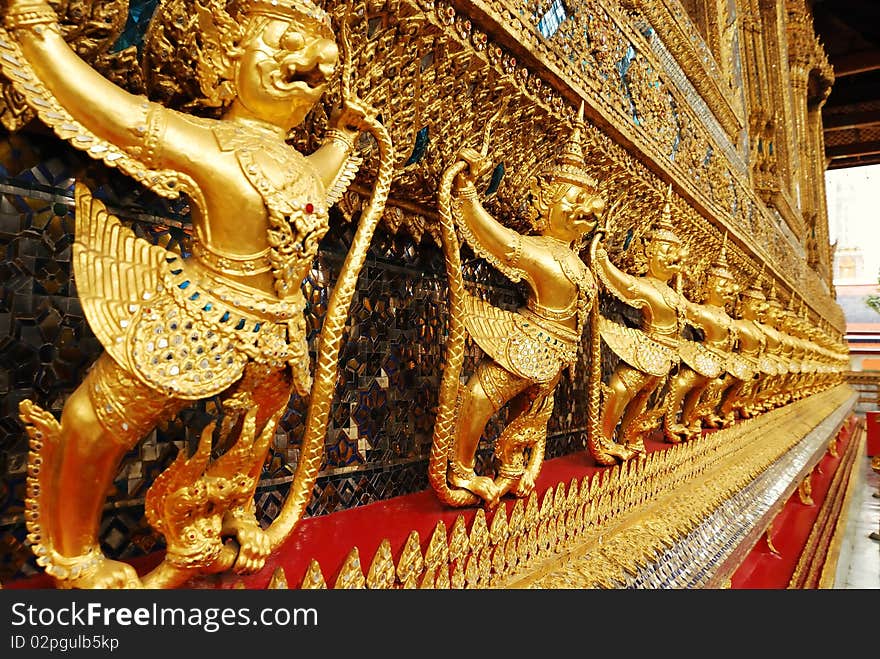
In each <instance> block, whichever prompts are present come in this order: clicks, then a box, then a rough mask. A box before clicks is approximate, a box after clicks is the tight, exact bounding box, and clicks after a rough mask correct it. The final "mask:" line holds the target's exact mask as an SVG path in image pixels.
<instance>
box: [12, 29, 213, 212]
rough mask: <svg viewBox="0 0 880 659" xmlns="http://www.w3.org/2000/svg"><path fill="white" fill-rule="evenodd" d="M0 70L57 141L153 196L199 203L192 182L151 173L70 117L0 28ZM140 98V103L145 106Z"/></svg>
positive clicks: (177, 174) (161, 172)
mask: <svg viewBox="0 0 880 659" xmlns="http://www.w3.org/2000/svg"><path fill="white" fill-rule="evenodd" d="M0 70H2V72H3V74H4V75H5V76H6V77H7V79H8V80H9V82H10V84H11V85H12V87H13V88H14V89H15V91H16V92H17V93H18V94H19V95H20V96H21V97H22V98H23V99H24V101H25V102H26V103H27V105H28V106H29V107H30V108H32V109H33V111H34V112H36V114H37V116H39V118H40V119H41V120H42V121H43V122H44V123H45V124H46V125H47V126H49V127H50V128H51V129H52V130H53V131H55V134H56V135H58V137H60V138H61V139H63V140H65V141H66V142H69V143H70V144H71V145H72V146H73V147H75V148H77V149H79V150H80V151H83V152H85V153H86V154H87V155H89V156H90V157H92V158H94V159H95V160H100V161H102V162H103V163H104V164H106V165H107V166H109V167H115V168H117V169H119V170H121V171H122V172H125V173H126V174H128V175H129V176H131V177H132V178H133V179H134V180H135V181H137V182H138V183H141V184H142V185H144V186H145V187H147V188H149V189H150V190H152V191H153V192H155V193H156V194H158V195H160V196H162V197H166V198H169V199H175V198H177V197H178V196H179V195H180V193H181V192H186V193H187V194H188V195H190V197H191V198H192V199H193V202H194V203H196V205H203V204H202V203H201V201H202V200H201V192H200V191H199V189H198V186H197V185H196V184H195V182H194V181H193V180H192V179H191V178H189V177H188V176H186V175H185V174H182V173H180V172H177V171H173V170H167V169H163V170H155V169H150V168H149V167H147V166H146V165H145V164H144V163H143V162H142V161H141V160H140V159H139V158H138V155H137V154H135V153H130V152H128V151H124V150H122V149H120V148H119V147H117V146H116V145H114V144H112V143H111V142H108V141H106V140H103V139H101V138H99V137H98V136H96V135H95V134H94V133H92V132H91V131H89V130H88V129H87V128H86V127H85V126H83V125H82V124H81V123H80V122H78V121H77V120H76V119H74V118H73V116H71V114H70V113H69V112H68V111H67V110H65V109H64V107H63V106H62V105H61V103H59V102H58V100H57V99H56V98H55V97H54V96H53V95H52V93H51V92H50V91H49V89H48V88H47V87H46V86H45V85H44V84H43V83H42V82H40V80H39V78H38V77H37V75H36V73H35V72H34V71H33V69H32V68H31V66H30V65H29V64H28V62H27V60H25V58H24V56H23V55H22V53H21V49H20V48H19V46H18V44H17V43H16V42H15V40H14V39H13V38H12V37H11V35H10V34H9V33H8V32H7V31H6V30H5V29H2V28H0ZM147 102H148V101H147V99H146V98H144V103H147Z"/></svg>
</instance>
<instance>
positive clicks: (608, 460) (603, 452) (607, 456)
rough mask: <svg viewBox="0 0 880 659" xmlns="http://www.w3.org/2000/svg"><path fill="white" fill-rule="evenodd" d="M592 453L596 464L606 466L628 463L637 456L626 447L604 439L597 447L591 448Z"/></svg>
mask: <svg viewBox="0 0 880 659" xmlns="http://www.w3.org/2000/svg"><path fill="white" fill-rule="evenodd" d="M590 453H592V455H593V459H594V460H595V461H596V462H598V463H599V464H600V465H605V466H610V465H615V464H617V463H618V462H626V461H627V460H630V459H632V458H633V457H634V456H635V453H634V452H633V451H632V450H631V449H630V448H629V447H627V446H626V445H624V444H618V443H617V442H614V441H611V440H609V439H606V438H604V437H603V438H601V439H600V440H599V441H598V442H596V445H595V446H593V445H591V446H590Z"/></svg>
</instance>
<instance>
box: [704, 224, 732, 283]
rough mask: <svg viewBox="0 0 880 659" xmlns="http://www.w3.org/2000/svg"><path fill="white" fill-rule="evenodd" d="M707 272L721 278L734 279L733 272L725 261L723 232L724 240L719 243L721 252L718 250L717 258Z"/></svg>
mask: <svg viewBox="0 0 880 659" xmlns="http://www.w3.org/2000/svg"><path fill="white" fill-rule="evenodd" d="M709 274H710V275H713V276H715V277H719V278H722V279H730V280H733V279H734V276H733V273H732V272H731V271H730V267H729V264H728V263H727V234H726V233H725V234H724V242H722V243H721V252H719V254H718V258H716V259H715V261H714V262H713V263H712V265H711V266H710V267H709Z"/></svg>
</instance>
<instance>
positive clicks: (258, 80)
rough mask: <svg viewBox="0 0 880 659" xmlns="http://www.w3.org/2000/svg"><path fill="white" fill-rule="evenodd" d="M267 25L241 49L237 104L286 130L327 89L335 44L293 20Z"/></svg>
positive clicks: (335, 59)
mask: <svg viewBox="0 0 880 659" xmlns="http://www.w3.org/2000/svg"><path fill="white" fill-rule="evenodd" d="M255 20H262V21H265V25H264V26H263V28H262V29H261V30H259V32H257V33H256V34H255V35H254V36H253V37H251V38H250V39H249V40H248V41H247V42H246V43H245V44H243V53H242V55H241V60H240V61H239V67H238V79H237V82H238V98H239V101H240V102H241V103H242V105H244V106H245V107H246V108H247V109H248V110H249V111H250V113H251V114H252V115H253V116H254V117H256V118H258V119H261V120H263V121H266V122H268V123H271V124H273V125H276V126H279V127H281V128H284V129H290V128H293V127H294V126H297V125H299V124H300V123H301V122H302V120H303V119H304V118H305V116H306V114H307V113H308V112H309V110H311V109H312V107H313V106H314V105H315V103H316V102H317V101H318V99H320V98H321V95H322V94H323V93H324V91H325V90H326V88H327V82H328V80H329V78H330V76H331V75H332V74H333V71H334V69H335V68H336V63H337V62H338V60H339V51H338V49H337V47H336V43H335V42H334V41H333V40H332V39H328V38H326V37H325V36H324V35H323V32H322V31H319V30H317V29H315V28H314V27H311V26H309V25H307V24H305V23H303V24H300V23H299V22H297V21H294V20H291V19H279V18H269V19H265V18H257V19H255Z"/></svg>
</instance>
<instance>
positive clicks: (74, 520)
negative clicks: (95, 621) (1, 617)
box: [21, 353, 186, 588]
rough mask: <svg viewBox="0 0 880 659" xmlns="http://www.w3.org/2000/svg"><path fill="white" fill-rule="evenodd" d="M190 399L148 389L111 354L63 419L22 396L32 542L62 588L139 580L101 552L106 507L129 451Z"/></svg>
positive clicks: (84, 384)
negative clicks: (28, 443)
mask: <svg viewBox="0 0 880 659" xmlns="http://www.w3.org/2000/svg"><path fill="white" fill-rule="evenodd" d="M185 404H186V403H185V401H182V400H179V399H175V398H169V397H166V396H163V395H161V394H159V393H157V392H156V391H155V390H153V389H151V388H149V387H147V386H146V385H144V384H143V383H141V382H140V381H139V380H137V379H136V378H135V377H134V376H133V375H131V374H129V373H127V372H126V371H125V370H123V369H122V368H121V367H120V366H119V365H118V364H117V363H116V362H115V361H114V360H113V359H112V358H111V357H110V356H109V355H107V354H106V353H105V354H102V355H101V356H100V357H99V358H98V360H97V361H96V362H95V365H94V367H93V368H92V369H91V370H90V371H89V372H88V374H87V375H86V377H85V379H84V380H83V382H82V383H81V384H80V385H79V387H77V388H76V390H75V391H74V392H73V394H71V396H70V397H69V398H68V399H67V401H66V402H65V404H64V408H63V409H62V412H61V422H60V423H58V422H57V421H55V420H54V418H53V417H52V416H51V414H49V413H48V412H45V411H44V410H41V409H40V408H39V407H37V406H36V405H34V404H33V403H31V402H30V401H23V402H22V404H21V419H22V421H23V422H24V423H25V425H26V427H27V429H28V433H29V434H30V435H31V437H32V446H33V450H32V452H31V462H30V468H29V479H28V480H29V488H28V500H27V507H28V513H27V515H28V517H27V519H28V529H29V531H30V532H31V536H30V538H29V540H30V542H31V544H32V545H33V549H34V552H35V553H36V554H37V562H38V563H39V564H40V565H43V566H44V567H45V568H46V572H47V573H49V574H50V575H52V576H53V577H54V578H55V580H56V582H57V584H58V585H59V586H60V587H66V588H131V587H137V586H139V585H140V581H139V580H138V577H137V575H136V574H135V571H134V569H133V568H132V567H131V566H130V565H128V564H126V563H121V562H118V561H111V560H109V559H107V558H106V557H105V556H104V555H103V553H102V552H101V549H100V547H99V541H98V527H99V524H100V521H101V509H102V507H103V504H104V499H105V498H106V495H107V491H108V490H109V488H110V486H111V484H112V483H113V479H114V478H115V476H116V473H117V470H118V468H119V463H120V461H121V459H122V457H123V456H124V455H125V453H126V452H128V451H129V450H131V449H132V448H133V447H134V446H135V445H136V444H137V443H138V442H139V441H140V439H141V438H142V437H143V436H145V435H146V434H147V433H148V432H150V431H151V430H152V429H153V428H154V427H155V426H156V424H157V423H159V422H160V421H162V420H164V419H168V418H170V417H172V416H173V415H175V414H176V413H177V412H178V411H179V410H180V409H181V408H183V407H184V406H185ZM34 442H35V443H34Z"/></svg>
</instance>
